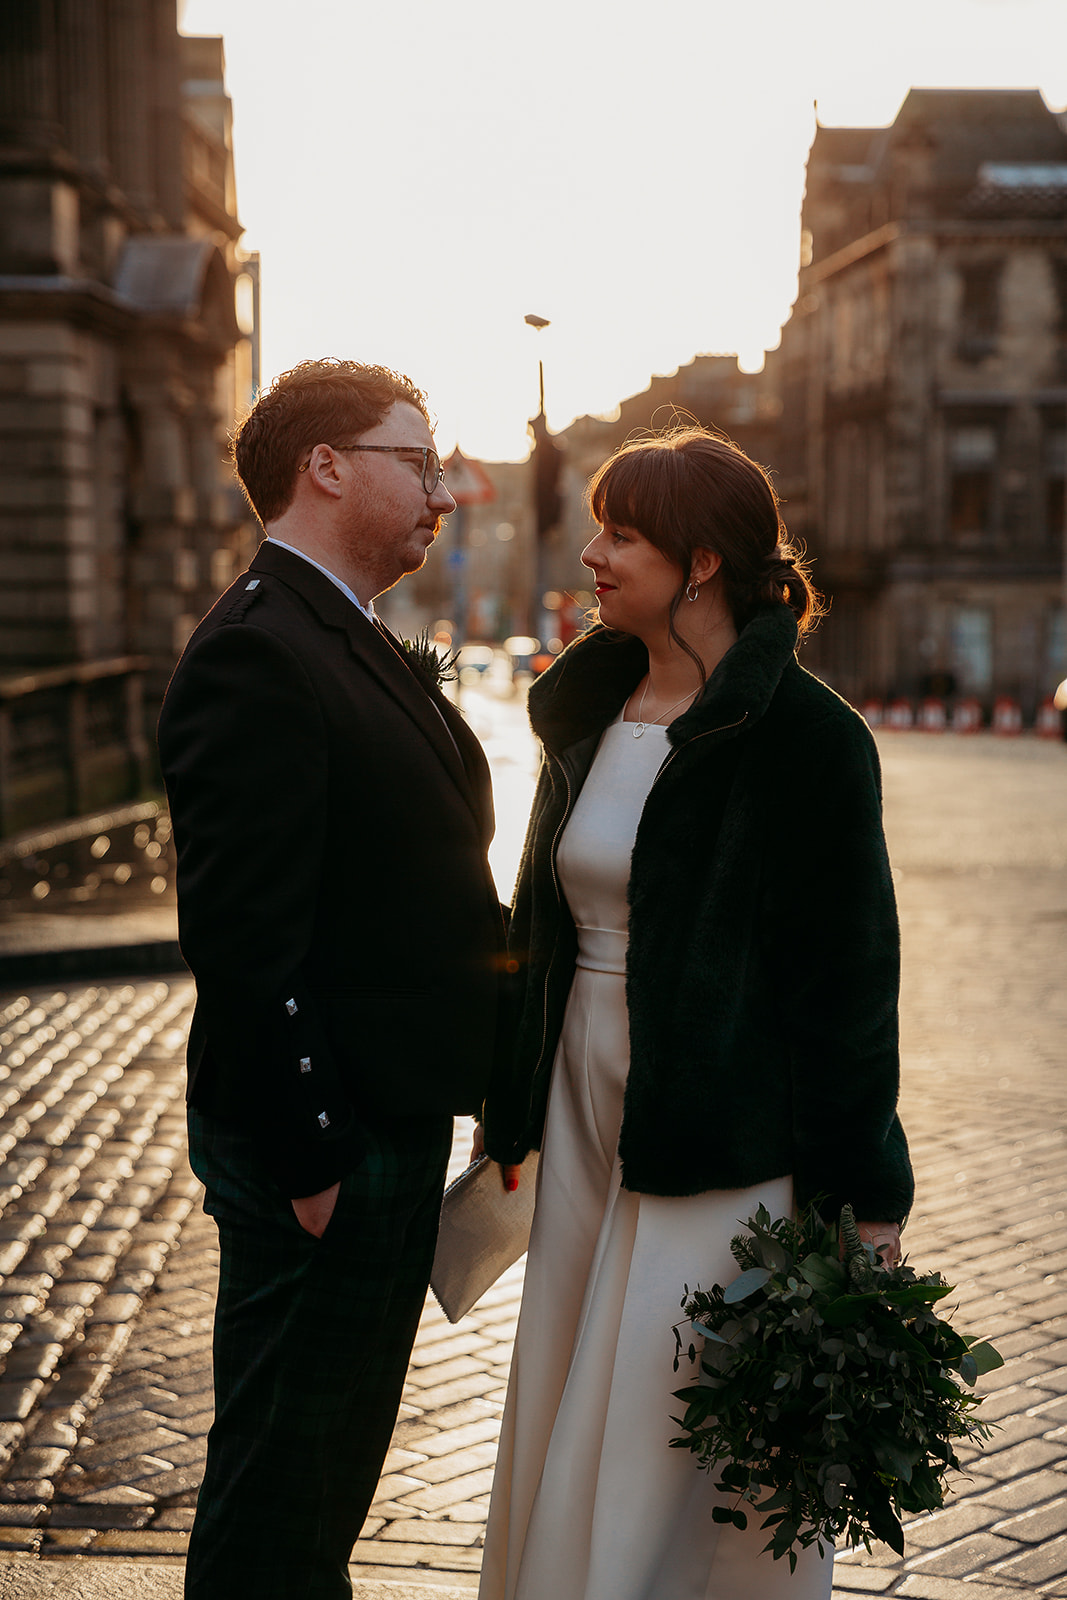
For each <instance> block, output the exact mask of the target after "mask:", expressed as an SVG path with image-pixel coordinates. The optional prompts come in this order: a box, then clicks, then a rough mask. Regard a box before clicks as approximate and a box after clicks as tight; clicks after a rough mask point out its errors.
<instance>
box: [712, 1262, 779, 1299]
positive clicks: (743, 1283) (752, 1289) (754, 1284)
mask: <svg viewBox="0 0 1067 1600" xmlns="http://www.w3.org/2000/svg"><path fill="white" fill-rule="evenodd" d="M770 1276H771V1274H770V1271H769V1269H768V1268H767V1267H750V1268H749V1269H748V1271H747V1272H742V1273H741V1275H740V1277H738V1278H735V1279H734V1281H733V1282H732V1283H730V1284H727V1286H726V1288H725V1289H724V1290H723V1292H722V1297H723V1299H724V1300H725V1302H726V1304H727V1305H728V1306H732V1305H736V1304H737V1302H738V1301H739V1300H747V1299H748V1297H749V1295H750V1294H755V1293H756V1291H757V1289H762V1288H763V1286H764V1284H766V1283H767V1282H768V1281H769V1279H770Z"/></svg>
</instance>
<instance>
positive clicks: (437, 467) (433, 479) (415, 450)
mask: <svg viewBox="0 0 1067 1600" xmlns="http://www.w3.org/2000/svg"><path fill="white" fill-rule="evenodd" d="M332 448H333V449H334V450H368V451H376V452H377V453H379V454H381V455H390V456H421V457H422V489H423V493H424V494H433V492H434V490H435V489H436V488H437V485H438V484H439V483H440V482H441V481H442V480H443V478H444V475H445V469H444V467H443V466H442V465H441V457H440V456H439V455H438V454H437V451H436V450H431V449H430V447H429V446H428V445H422V444H335V445H334V446H333V447H332ZM310 465H311V462H310V461H305V462H304V464H303V466H302V467H298V468H297V471H298V472H306V471H307V469H308V467H309V466H310Z"/></svg>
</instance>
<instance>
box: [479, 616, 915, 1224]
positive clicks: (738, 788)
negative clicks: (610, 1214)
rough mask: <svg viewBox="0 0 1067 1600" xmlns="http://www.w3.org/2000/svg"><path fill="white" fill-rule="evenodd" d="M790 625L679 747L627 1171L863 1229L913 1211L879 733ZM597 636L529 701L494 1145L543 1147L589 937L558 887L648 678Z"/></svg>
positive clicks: (640, 1187) (503, 1156)
mask: <svg viewBox="0 0 1067 1600" xmlns="http://www.w3.org/2000/svg"><path fill="white" fill-rule="evenodd" d="M795 646H796V624H795V622H794V620H793V616H792V613H791V612H790V611H789V609H788V607H786V606H784V605H783V606H773V607H768V608H766V609H764V610H763V611H761V612H759V613H758V614H757V615H756V617H755V618H754V620H753V621H752V622H750V623H749V624H748V626H747V627H746V628H744V629H743V631H742V633H741V636H740V638H739V639H738V641H737V643H736V644H735V645H734V646H733V648H732V649H731V650H730V651H729V652H728V653H727V655H726V656H725V657H724V658H723V660H722V661H721V662H720V664H719V666H718V667H717V668H716V670H715V672H714V673H713V674H712V676H711V678H710V680H709V682H708V685H707V688H706V689H705V691H704V693H703V695H702V696H701V698H700V699H699V700H698V701H697V702H696V703H695V704H694V705H693V706H692V708H691V709H690V710H689V711H687V712H686V713H685V714H684V716H681V717H679V718H677V720H676V721H675V722H673V723H672V724H671V726H670V729H669V740H670V745H671V750H670V753H669V755H668V756H667V758H666V760H665V761H664V764H663V766H662V767H661V769H660V772H659V775H658V777H657V779H656V782H655V783H654V785H653V787H652V789H651V791H650V792H649V795H648V798H647V800H646V802H645V807H644V811H643V814H642V817H641V822H640V825H639V827H638V831H637V838H636V842H635V844H634V850H633V857H632V863H631V875H630V885H629V902H630V940H629V952H628V957H627V977H626V997H627V1004H628V1008H629V1017H630V1072H629V1078H628V1081H627V1085H626V1098H625V1108H624V1113H623V1122H622V1131H621V1135H620V1139H619V1151H620V1155H621V1158H622V1174H623V1179H622V1181H623V1184H624V1186H625V1187H626V1188H627V1189H631V1190H635V1191H637V1192H639V1193H642V1194H657V1195H690V1194H700V1193H703V1192H705V1191H706V1190H709V1189H736V1188H747V1187H748V1186H749V1185H751V1184H756V1183H761V1182H764V1181H765V1180H769V1179H771V1178H776V1177H783V1176H785V1175H787V1174H789V1173H792V1174H793V1175H794V1176H795V1180H796V1191H797V1198H798V1200H799V1201H800V1202H802V1203H803V1202H807V1201H809V1200H811V1199H813V1198H814V1197H815V1196H817V1195H823V1196H825V1197H826V1209H827V1212H828V1213H832V1214H833V1215H835V1216H836V1213H837V1210H838V1209H839V1208H840V1206H841V1204H842V1203H843V1202H844V1201H848V1202H849V1203H850V1204H851V1205H852V1206H853V1207H854V1209H855V1212H856V1214H857V1216H858V1217H860V1218H863V1219H865V1220H869V1221H881V1220H896V1219H900V1218H903V1217H904V1216H905V1215H906V1213H907V1211H908V1208H909V1206H910V1205H911V1199H912V1192H913V1186H912V1177H911V1167H910V1164H909V1161H908V1150H907V1144H906V1142H905V1139H904V1134H903V1130H902V1129H901V1126H900V1123H899V1121H898V1120H897V1117H896V1112H895V1107H896V1100H897V1081H898V1056H897V991H898V980H899V964H900V941H899V934H898V931H897V917H896V908H895V904H894V899H893V885H892V878H891V875H890V870H889V861H888V857H887V854H886V847H885V839H884V836H883V833H882V821H881V784H880V775H879V767H878V756H877V752H876V750H875V746H874V742H873V740H872V739H871V736H870V734H869V732H868V730H867V727H866V724H865V723H864V722H863V721H862V719H861V718H860V717H859V716H857V715H856V713H855V712H854V711H853V710H852V709H851V707H850V706H848V705H847V704H846V703H845V702H844V701H843V700H841V699H840V698H839V697H838V696H837V695H836V694H834V693H833V691H832V690H830V689H828V688H827V687H826V685H825V684H823V683H820V682H819V680H818V679H817V678H813V677H812V676H811V674H810V673H808V672H805V671H804V670H803V668H802V667H800V666H799V665H798V663H797V661H796V657H795V655H794V649H795ZM647 665H648V657H647V653H646V651H645V647H644V646H643V645H642V644H641V642H640V640H638V639H635V638H632V637H626V636H620V635H618V634H614V633H611V632H609V631H608V630H607V629H605V628H595V629H593V630H592V632H590V633H588V634H586V635H585V636H584V637H583V638H580V639H578V640H576V641H575V643H574V644H572V645H571V646H570V647H569V648H568V649H567V650H565V651H564V652H563V654H562V655H561V656H560V657H559V659H558V660H557V661H556V662H555V663H554V665H553V666H552V667H551V668H550V669H549V671H548V672H546V673H545V674H544V676H543V677H542V678H540V679H539V680H538V682H537V683H536V684H535V685H534V686H533V688H532V690H531V691H530V720H531V722H532V725H533V728H534V731H535V733H536V734H537V735H538V737H539V738H540V740H541V742H542V746H543V751H544V759H543V763H542V768H541V774H540V779H539V782H538V787H537V794H536V798H535V800H534V808H533V814H532V816H531V819H530V828H529V833H528V835H527V840H526V846H525V850H524V854H523V860H522V865H521V868H520V873H519V883H518V888H517V890H516V898H515V908H514V912H513V916H512V923H511V946H510V948H511V954H512V957H513V959H514V961H515V962H516V963H517V974H518V976H517V980H516V981H517V985H518V990H517V994H516V1008H517V1013H518V1023H517V1044H516V1049H515V1051H514V1053H513V1055H512V1057H511V1060H510V1064H509V1066H508V1067H507V1068H506V1069H505V1070H503V1071H502V1072H500V1073H498V1075H497V1077H496V1078H495V1080H494V1082H493V1084H492V1087H491V1089H490V1093H489V1096H488V1098H487V1100H486V1106H485V1128H486V1144H487V1148H488V1150H489V1153H490V1155H492V1156H494V1157H495V1158H496V1159H497V1160H498V1161H503V1162H511V1161H518V1160H521V1158H522V1157H523V1156H524V1155H525V1154H526V1152H527V1151H528V1150H530V1149H531V1148H535V1147H537V1146H538V1145H539V1144H540V1141H541V1134H542V1130H543V1128H544V1120H545V1106H546V1101H547V1095H548V1085H549V1077H550V1074H551V1069H552V1062H553V1058H554V1055H555V1050H556V1045H557V1042H558V1039H559V1035H560V1029H561V1026H562V1022H563V1012H564V1008H565V1006H566V1001H567V995H568V992H569V990H570V986H571V980H572V978H573V975H574V968H575V956H576V951H577V939H576V934H575V929H574V924H573V921H572V919H571V917H570V914H569V912H568V910H567V906H566V902H565V900H563V898H562V896H561V895H560V893H559V891H558V887H557V882H556V875H555V859H554V858H555V849H556V844H557V843H558V839H559V835H560V833H561V831H562V828H563V825H564V823H565V821H566V819H567V817H568V816H569V815H570V812H571V809H572V808H573V805H574V801H575V799H576V797H577V794H578V792H579V790H580V788H581V786H582V782H583V781H584V778H585V775H586V773H587V772H588V770H589V767H590V765H591V763H592V760H593V756H594V755H595V753H596V748H597V743H598V741H599V738H600V735H601V733H602V732H603V730H604V728H605V727H606V726H607V724H608V723H609V722H610V721H611V720H612V718H613V717H614V716H615V715H616V714H617V712H618V710H619V708H620V706H621V705H622V704H623V702H624V701H625V700H626V698H627V697H628V695H629V694H630V692H631V691H632V689H633V688H634V687H635V685H636V684H637V683H638V682H639V681H640V679H641V678H642V676H643V675H644V673H645V671H646V670H647Z"/></svg>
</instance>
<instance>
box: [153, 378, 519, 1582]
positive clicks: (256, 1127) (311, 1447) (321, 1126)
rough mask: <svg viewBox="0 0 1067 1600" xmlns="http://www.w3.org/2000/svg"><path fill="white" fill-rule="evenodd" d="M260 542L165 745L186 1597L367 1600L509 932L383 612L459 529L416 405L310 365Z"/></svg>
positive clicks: (412, 394)
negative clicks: (393, 592)
mask: <svg viewBox="0 0 1067 1600" xmlns="http://www.w3.org/2000/svg"><path fill="white" fill-rule="evenodd" d="M234 459H235V462H236V467H237V473H238V476H239V478H240V480H241V483H242V485H243V487H244V490H245V493H246V494H247V496H248V498H249V500H250V502H251V504H252V506H253V509H254V510H255V512H256V514H257V516H258V517H259V519H260V521H261V522H262V524H263V527H264V529H265V531H266V535H267V538H266V541H265V542H264V543H263V544H262V545H261V546H260V548H259V551H258V553H257V554H256V557H255V559H254V560H253V562H252V565H251V567H250V569H249V570H248V571H247V572H246V573H244V574H243V575H242V576H241V577H240V578H238V579H237V581H236V583H235V584H234V585H233V586H232V588H230V589H229V590H228V591H227V592H226V594H224V595H223V596H222V598H221V599H220V600H219V601H218V603H217V604H216V605H215V607H214V608H213V610H212V611H211V612H210V613H209V614H208V616H207V617H205V619H204V621H203V622H202V623H201V624H200V626H199V627H198V628H197V630H196V632H195V633H194V634H193V636H192V638H191V639H190V641H189V644H188V647H187V648H186V651H185V653H184V655H183V656H182V659H181V661H180V662H179V663H178V666H177V669H176V671H175V673H174V677H173V679H172V681H171V684H170V688H169V689H168V691H167V697H166V701H165V703H164V706H163V712H162V715H161V718H160V724H159V748H160V755H161V759H162V764H163V772H164V777H165V780H166V785H167V792H168V795H169V798H170V806H171V816H172V820H173V826H174V836H175V841H176V844H177V852H178V916H179V931H180V937H181V945H182V951H183V953H184V955H185V958H186V960H187V961H188V963H189V966H190V968H191V969H192V972H193V975H194V977H195V978H196V985H197V1006H196V1012H195V1015H194V1018H193V1025H192V1031H191V1034H190V1041H189V1125H190V1156H191V1160H192V1164H193V1167H194V1170H195V1171H196V1172H197V1174H198V1175H199V1176H200V1177H201V1178H202V1179H203V1181H204V1184H205V1186H206V1189H207V1197H206V1200H205V1208H206V1209H207V1210H208V1211H209V1212H210V1213H211V1214H212V1215H213V1216H214V1217H215V1219H216V1222H217V1224H218V1229H219V1243H220V1273H219V1293H218V1303H217V1307H216V1313H215V1342H214V1362H215V1423H214V1426H213V1428H212V1430H211V1433H210V1435H209V1438H208V1458H207V1468H206V1471H205V1475H204V1481H203V1485H202V1488H201V1490H200V1499H199V1503H198V1506H197V1513H196V1519H195V1522H194V1526H193V1532H192V1537H191V1540H190V1545H189V1556H188V1562H187V1568H186V1594H187V1596H189V1597H191V1600H209V1597H210V1600H233V1597H234V1596H235V1595H246V1594H247V1595H254V1596H255V1597H256V1600H275V1597H276V1600H292V1597H294V1596H297V1595H299V1596H301V1597H302V1600H342V1597H345V1596H348V1595H350V1594H351V1588H350V1585H349V1580H348V1560H349V1556H350V1554H351V1550H352V1546H353V1543H354V1542H355V1539H356V1537H357V1535H358V1534H359V1531H360V1528H361V1526H362V1524H363V1521H364V1518H365V1516H366V1512H367V1508H368V1506H369V1504H370V1502H371V1500H372V1498H373V1495H374V1490H375V1486H376V1484H377V1481H378V1477H379V1474H380V1471H381V1464H382V1461H383V1459H384V1456H385V1453H386V1450H387V1449H388V1446H389V1440H390V1436H391V1433H392V1428H393V1424H394V1422H395V1420H396V1413H397V1408H398V1405H399V1400H400V1392H401V1387H402V1385H403V1381H404V1374H405V1371H406V1368H407V1361H408V1356H409V1354H410V1351H411V1346H412V1342H413V1340H414V1337H415V1330H416V1327H417V1324H418V1320H419V1313H420V1311H421V1308H422V1304H423V1300H424V1297H425V1293H426V1285H427V1279H428V1276H429V1270H430V1263H431V1261H432V1258H433V1251H434V1242H435V1237H436V1229H437V1217H438V1211H439V1208H440V1202H441V1191H442V1186H443V1180H444V1172H445V1166H446V1163H447V1160H448V1153H449V1145H450V1140H451V1129H452V1122H451V1119H452V1116H453V1114H454V1113H457V1112H469V1111H476V1110H477V1109H478V1107H479V1105H480V1102H481V1099H482V1096H483V1093H484V1088H485V1082H486V1078H487V1075H488V1068H489V1060H490V1055H491V1052H492V1048H493V1042H494V1029H495V1020H496V1000H497V975H498V972H499V970H500V966H501V950H502V946H503V928H502V922H501V913H500V908H499V905H498V902H497V897H496V893H495V890H494V888H493V884H492V880H491V877H490V874H489V868H488V865H487V862H486V850H487V847H488V844H489V840H490V838H491V837H492V831H493V817H492V799H491V793H490V785H489V774H488V769H487V767H486V763H485V758H484V756H483V754H482V751H481V748H480V746H479V745H478V743H477V741H476V740H475V739H474V737H473V736H472V735H471V733H470V732H469V731H468V729H467V727H466V725H465V723H464V722H463V720H462V718H461V717H460V716H459V715H458V714H457V712H456V711H455V710H454V708H453V707H452V705H451V704H450V703H449V701H447V700H446V699H445V698H444V696H443V695H441V693H440V692H439V690H438V689H437V687H436V685H435V683H434V681H433V677H432V674H430V673H428V671H427V670H426V669H425V668H424V667H420V665H419V664H418V663H417V662H414V661H413V660H412V659H411V658H410V657H409V656H408V655H407V654H406V652H405V651H404V649H403V648H402V647H401V646H400V645H399V643H398V641H397V640H396V639H394V637H393V636H392V635H391V634H390V633H389V632H388V630H387V629H385V628H384V627H382V625H381V624H380V623H379V622H378V620H377V618H376V617H375V615H374V608H373V601H374V598H375V596H377V595H380V594H381V593H383V591H384V590H386V589H390V588H392V586H393V585H394V584H395V583H396V582H397V581H398V580H399V579H400V578H402V577H403V576H404V574H405V573H407V572H414V571H416V570H417V568H419V567H421V566H422V564H423V561H424V560H425V558H426V552H427V550H428V548H429V546H430V545H431V544H432V542H433V540H434V537H435V536H436V534H437V531H438V528H439V525H440V518H441V516H442V515H444V514H446V513H448V512H450V511H452V510H453V509H454V508H455V502H454V500H453V499H452V496H451V495H450V494H449V493H448V490H447V489H446V488H445V486H444V483H443V481H442V470H441V464H440V461H439V459H438V457H437V454H436V452H435V450H434V445H433V437H432V434H431V432H430V425H429V420H428V416H427V411H426V402H425V399H424V397H423V395H422V393H421V392H420V391H419V390H418V389H416V388H415V387H414V385H413V384H412V383H411V382H410V380H409V379H407V378H405V377H401V376H400V375H398V374H396V373H393V372H390V371H388V370H386V369H385V368H382V367H368V366H360V365H358V364H357V363H355V362H349V361H317V362H305V363H303V364H302V365H301V366H299V367H297V368H295V369H294V370H293V371H292V372H288V373H285V374H284V375H283V376H282V377H280V378H279V379H277V380H276V381H275V383H274V384H273V385H272V387H271V388H270V390H269V391H268V392H266V393H265V394H263V395H262V396H261V397H260V399H259V400H258V401H257V403H256V405H255V407H254V409H253V410H252V411H251V413H250V414H249V416H248V417H247V419H246V420H245V421H244V423H242V425H241V427H240V428H239V430H238V432H237V436H236V439H235V443H234Z"/></svg>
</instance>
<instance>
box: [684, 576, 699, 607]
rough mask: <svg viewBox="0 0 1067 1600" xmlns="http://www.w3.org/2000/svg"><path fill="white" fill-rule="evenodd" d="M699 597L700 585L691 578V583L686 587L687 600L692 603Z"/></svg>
mask: <svg viewBox="0 0 1067 1600" xmlns="http://www.w3.org/2000/svg"><path fill="white" fill-rule="evenodd" d="M690 590H692V593H691V594H690V592H689V591H690ZM699 595H700V585H699V583H697V582H695V580H694V579H692V578H690V580H689V582H688V583H687V584H686V586H685V598H686V599H687V600H690V601H692V600H696V599H697V598H698V597H699Z"/></svg>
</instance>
